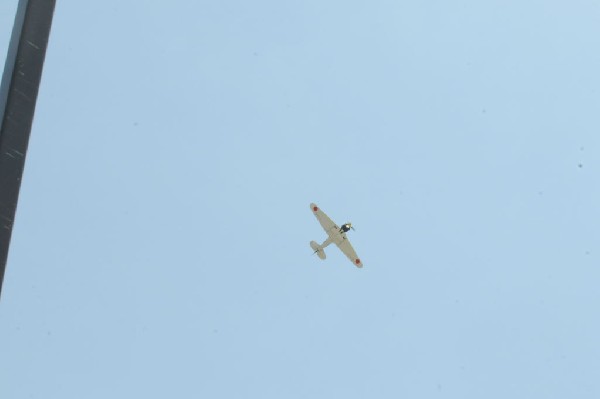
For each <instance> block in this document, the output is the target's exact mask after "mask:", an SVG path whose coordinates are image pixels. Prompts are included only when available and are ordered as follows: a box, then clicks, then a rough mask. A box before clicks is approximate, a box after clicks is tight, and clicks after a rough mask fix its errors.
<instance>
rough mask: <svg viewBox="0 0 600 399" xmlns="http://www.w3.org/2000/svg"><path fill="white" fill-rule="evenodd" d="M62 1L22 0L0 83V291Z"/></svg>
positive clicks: (20, 0)
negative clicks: (51, 38)
mask: <svg viewBox="0 0 600 399" xmlns="http://www.w3.org/2000/svg"><path fill="white" fill-rule="evenodd" d="M55 4H56V0H19V5H18V6H17V14H16V17H15V25H14V27H13V32H12V36H11V41H10V45H9V49H8V56H7V58H6V65H5V67H4V75H3V76H2V86H0V117H1V119H0V123H1V125H0V294H1V293H2V283H3V281H4V272H5V270H6V260H7V258H8V248H9V245H10V237H11V235H12V229H13V225H14V220H15V213H16V210H17V201H18V199H19V189H20V187H21V178H22V177H23V168H24V167H25V155H26V154H27V145H28V143H29V135H30V133H31V125H32V123H33V114H34V112H35V103H36V100H37V95H38V90H39V87H40V80H41V77H42V69H43V66H44V58H45V56H46V47H47V45H48V37H49V35H50V27H51V25H52V16H53V14H54V6H55Z"/></svg>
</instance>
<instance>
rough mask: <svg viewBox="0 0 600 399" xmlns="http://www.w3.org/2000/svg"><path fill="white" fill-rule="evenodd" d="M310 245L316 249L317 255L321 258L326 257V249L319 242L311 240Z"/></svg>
mask: <svg viewBox="0 0 600 399" xmlns="http://www.w3.org/2000/svg"><path fill="white" fill-rule="evenodd" d="M310 247H311V248H312V249H313V250H314V251H315V252H314V253H316V254H317V256H318V257H319V258H321V259H325V258H326V256H325V250H324V249H323V247H321V246H320V245H319V244H317V243H316V242H314V241H311V242H310Z"/></svg>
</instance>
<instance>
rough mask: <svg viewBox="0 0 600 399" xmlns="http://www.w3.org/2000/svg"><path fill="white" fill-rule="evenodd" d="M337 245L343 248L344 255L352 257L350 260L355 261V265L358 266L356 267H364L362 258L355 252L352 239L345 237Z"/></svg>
mask: <svg viewBox="0 0 600 399" xmlns="http://www.w3.org/2000/svg"><path fill="white" fill-rule="evenodd" d="M337 246H338V248H339V249H341V250H342V252H343V253H344V255H346V256H347V257H348V259H350V261H351V262H352V263H354V266H356V267H363V264H362V262H361V261H360V259H359V258H358V256H357V255H356V252H354V248H352V245H351V244H350V241H348V239H347V238H346V239H344V240H343V241H342V242H341V243H340V244H338V245H337Z"/></svg>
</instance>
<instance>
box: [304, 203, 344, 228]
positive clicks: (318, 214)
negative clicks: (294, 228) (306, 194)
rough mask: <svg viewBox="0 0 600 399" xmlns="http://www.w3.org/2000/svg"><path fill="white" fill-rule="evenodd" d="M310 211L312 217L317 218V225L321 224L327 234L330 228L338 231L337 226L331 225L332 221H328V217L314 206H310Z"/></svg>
mask: <svg viewBox="0 0 600 399" xmlns="http://www.w3.org/2000/svg"><path fill="white" fill-rule="evenodd" d="M310 210H311V211H312V213H313V215H315V216H316V217H317V220H318V221H319V223H321V227H323V229H324V230H325V231H326V232H328V231H329V230H331V229H332V228H335V229H338V227H337V225H336V224H335V223H333V220H331V219H329V216H327V215H326V214H325V212H323V211H322V210H321V209H319V207H318V206H317V205H316V204H310Z"/></svg>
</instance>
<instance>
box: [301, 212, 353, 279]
mask: <svg viewBox="0 0 600 399" xmlns="http://www.w3.org/2000/svg"><path fill="white" fill-rule="evenodd" d="M310 210H311V211H312V213H313V215H315V216H316V218H317V220H318V221H319V223H321V226H322V227H323V229H324V230H325V232H326V233H327V235H328V236H329V237H327V239H326V240H325V241H323V244H321V245H319V244H317V243H316V242H315V241H311V242H310V247H311V248H312V249H313V250H314V251H315V252H314V253H316V254H317V255H318V256H319V258H321V259H325V258H326V256H325V247H327V246H328V245H329V244H331V243H334V244H335V245H337V247H338V248H339V249H340V250H341V251H342V252H343V253H344V255H346V256H347V257H348V259H350V261H351V262H352V263H353V264H354V266H356V267H359V268H360V267H363V264H362V262H361V260H360V259H359V258H358V256H357V255H356V252H354V248H352V245H350V241H349V240H348V238H347V237H346V233H347V232H348V231H349V230H350V229H352V230H354V227H352V224H351V223H346V224H343V225H342V227H338V225H336V224H335V223H333V221H332V220H331V219H329V217H328V216H327V215H326V214H325V212H323V211H322V210H321V209H319V207H318V206H317V205H316V204H310Z"/></svg>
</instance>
